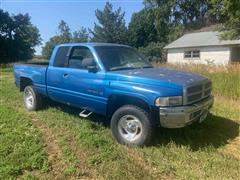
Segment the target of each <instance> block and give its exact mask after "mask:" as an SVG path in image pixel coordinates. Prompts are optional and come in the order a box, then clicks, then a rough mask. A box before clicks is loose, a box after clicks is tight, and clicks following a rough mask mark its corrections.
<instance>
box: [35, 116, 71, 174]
mask: <svg viewBox="0 0 240 180" xmlns="http://www.w3.org/2000/svg"><path fill="white" fill-rule="evenodd" d="M31 117H32V116H31ZM32 122H33V125H34V126H35V127H37V128H38V129H39V130H40V131H41V133H42V138H43V141H44V147H45V150H46V152H47V154H48V160H49V163H50V167H51V170H50V171H51V172H50V174H51V176H53V177H54V179H64V177H65V175H64V170H65V169H66V168H67V165H66V163H65V162H64V161H63V160H62V158H61V156H62V154H61V150H60V147H59V142H58V139H57V138H56V136H55V135H54V133H53V132H52V130H51V129H50V128H49V127H48V126H46V125H45V124H44V123H42V122H41V120H38V119H36V118H33V117H32Z"/></svg>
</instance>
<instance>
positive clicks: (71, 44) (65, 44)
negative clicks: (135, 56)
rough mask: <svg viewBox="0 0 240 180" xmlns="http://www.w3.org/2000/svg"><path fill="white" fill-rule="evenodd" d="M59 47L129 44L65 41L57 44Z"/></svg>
mask: <svg viewBox="0 0 240 180" xmlns="http://www.w3.org/2000/svg"><path fill="white" fill-rule="evenodd" d="M57 46H58V47H61V46H89V47H95V46H126V47H129V46H128V45H124V44H115V43H99V42H86V43H64V44H59V45H57Z"/></svg>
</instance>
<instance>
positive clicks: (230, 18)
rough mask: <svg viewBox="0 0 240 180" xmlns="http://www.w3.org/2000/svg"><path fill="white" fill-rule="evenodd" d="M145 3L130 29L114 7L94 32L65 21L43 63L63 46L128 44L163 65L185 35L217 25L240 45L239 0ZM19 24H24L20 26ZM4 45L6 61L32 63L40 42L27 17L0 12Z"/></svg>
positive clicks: (99, 14) (1, 54)
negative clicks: (169, 46) (172, 44)
mask: <svg viewBox="0 0 240 180" xmlns="http://www.w3.org/2000/svg"><path fill="white" fill-rule="evenodd" d="M143 3H144V8H143V9H142V10H140V11H139V12H137V13H134V14H133V15H132V17H131V20H130V22H129V24H128V25H126V22H125V19H124V16H125V12H124V11H122V9H121V8H120V7H119V8H118V9H116V10H114V9H113V5H112V4H111V3H109V2H107V3H106V5H105V7H104V9H103V10H100V9H97V10H96V11H95V15H96V18H97V21H98V22H97V23H94V28H93V29H87V28H85V27H80V29H79V30H78V31H73V32H72V31H71V29H70V27H69V26H68V24H67V22H65V21H63V20H61V21H60V23H59V25H58V31H57V34H56V35H55V36H53V37H51V38H50V39H49V41H47V42H46V43H45V45H44V46H43V50H42V55H43V57H44V58H47V59H48V58H49V57H50V55H51V52H52V49H53V48H54V46H55V45H57V44H60V43H69V42H76V43H78V42H108V43H120V44H128V45H131V46H133V47H135V48H137V49H138V50H139V51H141V52H142V53H143V54H145V55H146V56H147V57H150V58H152V59H157V60H164V58H165V57H164V53H162V52H163V51H162V49H163V47H164V46H165V45H166V44H168V43H170V42H172V41H173V40H175V39H177V38H178V37H180V36H181V35H183V34H184V33H186V32H189V31H194V30H197V29H200V28H203V27H208V26H212V25H215V26H214V27H215V29H214V30H218V31H222V37H221V38H223V39H240V8H239V7H240V1H239V0H231V1H229V0H144V1H143ZM3 15H5V17H4V16H3ZM18 16H21V17H22V18H17V17H18ZM3 17H4V18H3ZM24 17H25V18H24ZM4 19H5V20H4ZM8 19H10V20H8ZM19 19H21V20H22V21H23V22H24V23H23V22H22V23H21V26H20V24H19ZM8 21H9V23H6V22H8ZM11 24H15V26H14V27H15V29H14V28H9V27H8V25H9V26H11ZM19 27H20V29H19ZM21 28H22V29H21ZM17 30H18V31H17ZM18 34H19V35H18ZM9 35H10V36H11V38H10V37H9ZM29 35H30V36H29ZM15 36H18V37H19V38H15ZM23 37H24V38H23ZM0 40H1V44H0V58H1V61H2V59H10V61H16V60H25V59H28V58H30V57H31V56H32V55H33V52H34V49H33V47H34V46H36V45H38V44H39V43H40V40H41V39H40V35H39V31H38V29H37V28H36V27H35V26H34V25H32V24H31V22H30V17H29V15H28V14H25V15H21V14H19V15H16V16H9V14H8V13H7V12H3V11H0ZM2 42H4V43H5V44H4V43H2ZM13 42H15V44H14V43H13ZM13 51H16V52H14V53H13Z"/></svg>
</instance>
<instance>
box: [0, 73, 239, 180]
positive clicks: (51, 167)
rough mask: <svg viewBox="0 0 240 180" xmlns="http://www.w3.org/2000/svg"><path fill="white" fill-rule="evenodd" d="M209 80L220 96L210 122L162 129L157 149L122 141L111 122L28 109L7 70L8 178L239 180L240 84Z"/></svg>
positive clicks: (3, 79)
mask: <svg viewBox="0 0 240 180" xmlns="http://www.w3.org/2000/svg"><path fill="white" fill-rule="evenodd" d="M196 71H197V70H196ZM198 72H201V71H200V70H199V71H198ZM219 73H220V74H221V75H219ZM236 73H239V71H238V70H237V72H236ZM205 75H207V76H209V77H211V78H212V79H213V83H214V93H215V94H216V98H215V104H214V108H213V109H212V111H211V114H210V115H209V116H208V119H207V120H206V121H205V122H203V123H202V124H194V125H191V126H189V127H186V128H183V129H158V132H157V133H156V137H155V138H154V141H153V144H152V146H150V147H144V148H133V149H131V148H127V147H125V146H122V145H119V144H117V143H116V142H115V140H114V139H113V138H112V135H111V131H110V129H109V128H108V127H106V126H104V125H103V123H102V122H103V120H104V118H103V117H100V116H97V115H94V116H93V117H92V118H91V119H90V120H86V119H81V118H79V117H78V110H77V109H74V108H69V107H66V106H62V105H59V104H55V103H48V105H47V106H46V108H45V109H43V110H41V111H38V112H31V113H29V112H27V111H26V110H25V109H24V107H23V103H22V95H21V93H19V91H18V90H17V88H15V86H14V82H13V76H12V72H11V70H10V69H4V70H3V71H1V73H0V95H1V99H0V100H1V108H0V109H1V111H0V112H1V116H0V117H1V119H0V121H1V124H0V127H1V128H0V138H1V139H2V138H3V139H4V140H1V141H0V160H1V161H0V164H1V165H0V179H1V177H9V178H16V177H21V176H22V174H23V177H24V178H25V179H34V178H39V179H43V178H51V177H52V178H60V179H61V178H62V179H63V178H90V179H91V178H92V179H99V178H104V179H130V178H131V179H153V178H157V179H161V178H166V179H205V178H206V179H220V178H221V179H236V177H238V176H239V169H240V165H239V161H240V157H239V154H240V142H239V122H240V120H239V119H240V118H239V95H238V94H236V92H238V91H239V90H238V89H239V86H238V83H237V82H234V83H232V82H231V81H230V80H233V81H237V80H235V79H233V77H232V76H234V75H232V74H231V73H228V74H227V73H226V71H222V72H221V71H219V70H218V71H215V72H214V71H213V72H211V73H210V74H206V73H205ZM219 76H220V77H221V78H219ZM228 76H230V77H228ZM236 78H238V77H236ZM223 79H224V80H223ZM234 84H235V85H234ZM223 87H225V90H221V88H223ZM230 90H231V91H230ZM225 91H226V92H225ZM222 96H223V97H222ZM33 120H38V121H39V122H40V123H41V124H42V125H44V126H46V127H48V128H49V129H50V130H51V132H52V133H53V134H54V138H55V139H52V138H49V142H48V144H50V145H51V144H52V143H53V142H55V143H54V144H58V146H59V150H58V151H59V152H58V154H59V157H51V155H49V152H52V151H49V149H48V148H47V147H45V146H43V143H42V141H43V140H44V139H46V136H48V135H47V134H42V133H39V131H40V130H39V127H38V126H36V125H33V124H34V123H33ZM3 124H4V126H3V128H2V125H3ZM5 127H6V128H5ZM7 127H8V128H7ZM16 132H18V133H16ZM9 136H10V137H12V139H11V138H8V137H9ZM16 144H19V146H16ZM15 146H16V147H19V148H16V149H14V150H16V152H15V154H17V156H15V155H14V154H12V153H11V151H9V149H11V148H12V147H15ZM56 149H57V148H56ZM46 154H48V156H46ZM2 159H3V160H2ZM58 164H61V167H59V166H58ZM9 168H10V169H11V168H13V169H11V170H8V169H9ZM15 169H17V170H15ZM26 170H27V171H28V173H26V174H24V173H23V172H25V171H26ZM36 171H37V173H36ZM38 171H40V172H38Z"/></svg>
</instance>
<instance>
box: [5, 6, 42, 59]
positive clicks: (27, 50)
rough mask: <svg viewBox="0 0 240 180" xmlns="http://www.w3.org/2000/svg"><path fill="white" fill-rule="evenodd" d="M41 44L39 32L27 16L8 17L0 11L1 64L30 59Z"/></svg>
mask: <svg viewBox="0 0 240 180" xmlns="http://www.w3.org/2000/svg"><path fill="white" fill-rule="evenodd" d="M40 42H41V38H40V34H39V30H38V29H37V27H35V26H34V25H33V24H32V23H31V18H30V16H29V15H28V14H18V15H12V16H10V15H9V14H8V13H7V12H4V11H3V10H0V59H1V63H7V62H14V61H19V60H27V59H30V58H31V57H32V56H33V54H34V52H35V50H34V47H35V46H36V45H39V44H40Z"/></svg>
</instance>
